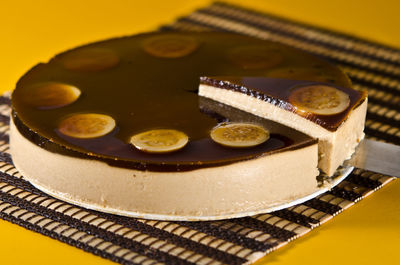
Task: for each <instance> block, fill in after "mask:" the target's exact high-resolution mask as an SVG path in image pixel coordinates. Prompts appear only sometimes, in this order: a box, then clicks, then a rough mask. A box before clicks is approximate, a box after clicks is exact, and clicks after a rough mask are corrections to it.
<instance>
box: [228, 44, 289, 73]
mask: <svg viewBox="0 0 400 265" xmlns="http://www.w3.org/2000/svg"><path fill="white" fill-rule="evenodd" d="M228 58H229V60H230V61H232V62H233V63H234V64H236V65H237V66H239V67H241V68H243V69H249V70H257V69H268V68H271V67H274V66H276V65H278V64H279V63H281V62H282V61H283V56H282V55H281V53H280V52H279V50H277V49H276V48H273V47H268V46H257V45H249V46H240V47H235V48H233V49H231V50H229V51H228Z"/></svg>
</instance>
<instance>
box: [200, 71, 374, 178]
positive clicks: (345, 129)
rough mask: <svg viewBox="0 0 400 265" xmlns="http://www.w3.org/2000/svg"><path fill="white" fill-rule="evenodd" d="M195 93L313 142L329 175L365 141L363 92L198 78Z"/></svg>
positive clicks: (266, 80)
mask: <svg viewBox="0 0 400 265" xmlns="http://www.w3.org/2000/svg"><path fill="white" fill-rule="evenodd" d="M199 95H200V96H203V97H207V98H211V99H213V100H216V101H219V102H222V103H224V104H227V105H230V106H233V107H236V108H238V109H241V110H244V111H247V112H249V113H252V114H255V115H257V116H260V117H263V118H266V119H270V120H273V121H276V122H279V123H281V124H285V125H286V126H289V127H291V128H294V129H296V130H299V131H301V132H303V133H305V134H307V135H309V136H311V137H314V138H317V139H318V140H319V143H318V153H319V162H318V167H319V168H320V169H321V170H322V171H323V172H324V173H326V174H327V175H328V176H331V175H333V174H334V173H335V170H336V169H337V168H338V167H339V166H340V165H341V164H342V163H343V162H344V161H345V160H346V159H349V158H350V157H351V155H352V154H353V152H354V150H355V148H356V146H357V145H358V143H359V142H360V141H361V140H362V139H363V138H364V133H363V130H364V123H365V116H366V112H367V94H366V92H361V91H357V90H354V89H352V88H348V87H339V86H336V85H333V84H328V83H321V82H312V81H302V80H290V79H279V78H267V77H229V76H217V77H202V78H200V88H199Z"/></svg>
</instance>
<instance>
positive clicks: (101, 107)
mask: <svg viewBox="0 0 400 265" xmlns="http://www.w3.org/2000/svg"><path fill="white" fill-rule="evenodd" d="M200 77H202V85H204V82H203V81H204V80H209V82H208V83H207V86H208V87H212V86H213V85H215V86H214V87H219V88H223V87H229V85H232V84H234V83H235V82H236V83H235V84H236V89H237V90H238V91H241V92H243V93H244V92H245V91H251V90H249V89H248V87H247V83H241V81H240V80H242V79H240V78H242V77H262V78H266V79H268V80H269V82H270V81H271V80H272V81H276V82H275V83H274V85H273V89H274V90H276V91H287V92H285V93H289V94H290V95H292V94H293V97H282V99H279V98H277V97H273V100H275V101H273V102H272V103H273V104H275V106H276V107H277V108H281V107H282V106H283V105H284V104H285V102H286V103H287V105H286V106H289V105H290V106H294V107H293V108H288V109H289V111H292V112H298V113H300V112H301V111H299V110H301V109H303V110H304V109H305V111H306V112H307V113H311V112H313V111H314V112H316V111H317V110H315V108H314V107H313V106H314V105H315V104H317V105H318V106H317V107H318V109H319V110H318V111H319V114H318V115H320V116H323V117H328V116H329V117H328V119H327V120H328V124H329V120H332V117H333V116H335V115H336V116H337V117H339V118H337V119H336V120H335V119H333V120H335V122H336V123H337V124H336V125H335V126H337V128H340V126H341V124H342V123H343V124H344V123H346V121H347V120H350V119H351V113H352V112H354V111H355V110H358V109H360V106H361V105H363V104H364V103H365V102H366V100H365V95H363V94H362V93H358V94H357V93H356V92H355V90H353V89H351V83H350V81H349V79H348V78H347V76H346V75H345V74H343V73H342V72H341V71H340V70H339V69H338V68H337V67H335V66H333V65H331V64H329V63H327V62H325V61H323V60H321V59H318V58H315V57H313V56H311V55H309V54H307V53H303V52H299V51H297V50H295V49H292V48H290V47H287V46H284V45H280V44H276V43H272V42H267V41H263V40H258V39H254V38H250V37H245V36H241V35H235V34H229V33H146V34H139V35H135V36H130V37H124V38H117V39H111V40H106V41H102V42H98V43H94V44H89V45H85V46H82V47H78V48H76V49H72V50H69V51H67V52H64V53H61V54H59V55H57V56H55V57H54V58H53V59H51V60H50V61H49V62H47V63H41V64H38V65H36V66H35V67H33V68H32V69H31V70H30V71H29V72H28V73H26V74H25V75H24V76H23V77H22V78H21V79H20V80H19V82H18V84H17V87H16V89H15V90H14V92H13V94H12V122H11V135H10V144H11V152H12V157H13V162H14V163H15V165H16V167H17V169H18V170H19V171H20V172H21V173H22V174H23V175H24V177H25V178H26V179H28V180H29V181H30V182H32V183H33V184H34V185H35V186H37V187H39V188H40V189H42V190H44V191H45V192H47V193H49V194H51V195H53V196H55V197H58V198H61V199H63V200H66V201H69V202H72V203H75V204H78V205H82V206H85V207H88V208H92V209H96V210H101V211H106V212H111V213H116V214H121V215H128V216H135V217H145V218H153V219H172V220H207V219H220V218H226V217H232V216H243V215H247V214H254V213H257V212H262V211H263V210H265V209H269V208H271V207H273V206H275V205H279V204H282V203H285V202H290V201H291V200H293V199H294V198H298V197H302V196H306V195H308V194H311V193H313V192H315V191H316V190H317V189H318V187H317V186H318V184H317V180H316V176H317V175H318V169H317V165H318V139H317V138H316V137H315V136H314V137H312V136H309V134H308V133H307V132H306V133H303V132H300V131H299V129H298V128H296V126H290V125H289V126H287V125H288V123H286V122H283V123H284V124H286V125H282V124H281V123H282V122H281V121H280V120H275V121H271V120H269V119H271V118H269V119H265V117H262V115H259V114H258V113H253V114H252V113H251V112H252V111H251V109H252V104H258V101H260V100H261V101H266V97H260V96H259V94H257V93H259V92H257V93H255V94H251V93H250V94H249V93H247V95H248V96H251V97H253V99H252V100H253V101H251V100H250V101H249V102H247V103H246V106H247V107H248V108H247V109H244V110H245V111H243V110H239V109H238V108H241V107H240V106H235V105H234V104H230V103H229V100H228V101H226V102H223V100H219V99H218V98H217V99H216V100H218V101H220V102H217V101H214V100H212V99H209V98H212V97H213V96H212V95H210V93H211V94H212V92H210V91H208V92H207V93H208V94H207V93H205V94H206V95H204V97H202V96H199V95H198V89H199V85H200ZM212 77H214V78H212ZM215 77H219V78H215ZM225 77H236V78H239V79H240V80H239V79H235V80H236V81H235V82H234V81H233V79H232V78H230V79H229V78H225ZM210 80H212V82H211V81H210ZM237 80H239V81H237ZM243 80H244V79H243ZM226 84H228V85H226ZM265 84H268V82H266V83H265ZM315 86H319V88H318V91H319V92H318V93H320V94H321V92H320V89H322V91H324V92H323V93H322V94H324V93H325V94H329V96H328V98H333V99H332V100H331V101H332V102H334V103H329V104H326V102H325V103H321V102H319V101H315V100H312V102H317V103H312V104H311V103H310V102H309V101H310V98H311V99H313V98H315V95H314V94H313V93H314V90H315V89H313V87H315ZM299 87H302V88H306V89H305V90H304V89H303V90H304V91H306V92H304V93H303V92H301V93H300V92H298V88H299ZM310 87H311V88H312V89H311V90H310V89H309V88H310ZM321 87H322V88H321ZM301 91H302V90H301ZM310 91H311V92H310ZM299 93H300V96H299ZM310 93H311V94H310ZM342 94H344V95H345V96H343V95H342ZM260 95H261V94H260ZM304 95H306V98H304ZM227 96H229V94H228V95H227ZM206 97H208V98H206ZM318 97H320V96H318ZM270 98H271V97H270ZM292 98H293V100H292ZM306 101H307V102H308V103H307V104H306V103H304V102H306ZM336 101H337V102H336ZM221 102H222V103H221ZM274 102H275V103H274ZM299 102H300V103H299ZM270 103H271V100H270ZM310 104H311V105H310ZM313 104H314V105H313ZM324 104H325V105H324ZM230 105H234V106H235V107H232V106H230ZM333 105H334V106H333ZM305 106H307V108H305ZM321 106H323V107H321ZM242 109H243V108H242ZM321 109H322V110H321ZM321 111H322V112H321ZM324 111H325V112H324ZM303 116H304V117H306V118H307V117H308V116H307V115H303ZM336 116H335V117H336ZM308 118H310V117H308ZM311 118H312V117H311ZM311 120H312V119H311ZM312 122H315V121H312ZM318 126H322V125H321V124H318ZM290 127H295V128H296V129H297V130H295V129H292V128H290ZM361 134H362V131H361ZM361 134H360V135H358V136H357V137H358V138H361V137H362V136H361ZM358 140H359V139H358ZM353 148H354V147H353ZM320 156H321V155H320Z"/></svg>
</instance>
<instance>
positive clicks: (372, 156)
mask: <svg viewBox="0 0 400 265" xmlns="http://www.w3.org/2000/svg"><path fill="white" fill-rule="evenodd" d="M345 164H346V165H351V166H354V167H358V168H362V169H367V170H370V171H373V172H377V173H381V174H385V175H389V176H393V177H398V178H400V146H398V145H394V144H387V143H383V142H377V141H374V140H369V139H364V140H362V141H361V142H360V144H359V145H358V147H357V148H356V151H355V153H354V154H353V156H352V157H351V158H350V159H349V160H347V161H346V162H345Z"/></svg>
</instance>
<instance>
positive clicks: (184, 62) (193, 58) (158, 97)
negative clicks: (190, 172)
mask: <svg viewBox="0 0 400 265" xmlns="http://www.w3.org/2000/svg"><path fill="white" fill-rule="evenodd" d="M159 34H161V35H163V34H166V36H167V37H172V38H174V37H176V36H177V35H179V36H180V34H177V33H149V34H141V35H136V36H132V37H125V38H120V39H112V40H107V41H104V42H99V43H94V44H90V45H87V46H84V47H80V48H77V49H73V50H70V51H67V52H65V53H62V54H60V55H57V56H56V57H54V58H53V59H52V60H50V61H49V62H48V63H46V64H39V65H37V66H35V67H34V68H32V69H31V70H30V71H29V72H28V73H27V74H26V75H25V76H23V77H22V78H21V80H20V81H19V82H18V84H17V88H16V90H15V91H14V93H13V97H12V101H13V109H14V112H15V113H14V114H15V115H14V117H16V120H17V123H19V124H20V127H21V128H22V127H25V129H27V130H25V131H29V133H27V134H29V135H31V136H32V135H34V136H32V137H28V138H32V139H33V138H35V139H36V138H40V139H41V140H40V141H41V144H42V145H43V143H44V142H46V143H47V144H45V145H43V146H53V147H54V146H57V148H55V149H57V150H64V149H65V151H68V152H70V151H71V152H72V153H75V154H76V153H79V154H81V155H83V156H87V157H92V158H95V159H109V160H113V161H117V162H118V161H125V162H127V163H131V164H132V163H133V164H136V165H137V167H138V168H143V169H148V168H149V166H150V165H155V166H156V167H161V168H162V167H165V168H175V169H176V168H177V167H179V168H181V167H185V166H189V167H203V166H213V165H220V164H221V163H231V162H235V161H239V160H244V159H250V158H253V157H257V156H260V155H263V154H266V153H270V152H271V151H273V150H278V149H279V150H284V149H282V148H283V147H288V146H289V145H290V144H288V143H295V142H298V139H290V141H287V139H288V137H287V136H285V135H284V134H281V133H279V132H277V133H276V137H271V139H270V140H268V141H267V142H266V143H265V144H262V145H260V146H257V147H253V148H248V149H242V150H232V149H229V148H223V147H220V146H218V145H216V144H215V143H213V142H212V141H211V139H210V137H209V132H210V130H211V129H212V128H213V127H214V126H216V125H217V124H218V122H219V120H218V119H215V117H213V116H212V115H211V116H210V115H207V114H205V111H204V109H205V108H203V107H201V106H200V107H199V103H198V101H199V97H198V95H197V89H198V86H199V77H200V76H227V75H229V76H263V77H267V76H272V77H275V76H276V72H277V71H278V72H279V69H284V70H283V72H285V71H286V70H285V69H287V68H288V67H290V68H295V69H303V70H302V75H303V76H304V79H309V80H313V81H319V82H321V81H323V82H333V83H334V84H336V85H339V86H342V87H348V86H350V82H349V80H348V78H347V77H346V76H345V75H344V74H343V73H342V72H341V71H340V70H339V69H337V68H336V67H334V66H332V65H331V64H329V63H327V62H325V61H322V60H319V59H317V58H315V57H313V56H311V55H309V54H306V53H302V52H299V51H297V50H294V49H292V48H289V47H286V46H282V45H278V44H275V43H270V42H266V41H261V40H258V39H254V38H249V37H245V36H240V35H234V34H227V33H226V34H225V33H190V34H189V33H184V34H183V35H185V36H188V35H189V38H191V39H192V40H194V41H195V42H197V45H196V48H195V49H193V50H192V51H190V53H188V54H185V55H184V56H181V57H176V56H175V57H174V58H164V57H157V56H154V55H152V54H150V53H148V52H146V51H145V49H144V47H145V46H144V45H146V43H147V42H148V39H149V38H154V36H156V35H159ZM238 47H239V48H238ZM240 47H243V48H240ZM93 49H94V50H96V52H91V51H90V50H93ZM99 50H100V51H101V50H103V51H107V52H106V55H104V54H103V55H102V56H103V57H102V58H107V60H106V63H105V65H103V66H102V67H97V68H94V70H90V71H89V70H87V69H85V68H84V69H83V70H82V67H72V68H71V67H70V65H71V64H66V63H65V62H66V61H68V60H69V59H68V58H71V57H76V54H78V55H79V54H82V53H83V54H85V52H86V51H89V53H92V54H93V53H98V51H99ZM243 51H244V52H243ZM259 51H262V52H263V54H264V55H265V54H268V53H270V54H275V55H274V58H275V59H274V60H273V63H268V62H267V63H263V62H262V61H263V60H269V59H268V58H269V57H268V56H261V57H257V56H255V55H257V53H258V52H259ZM100 53H101V52H100ZM240 53H244V55H241V56H237V55H238V54H239V55H240ZM110 54H114V55H115V56H117V57H118V59H115V58H114V57H113V56H114V55H111V56H110ZM104 56H105V57H104ZM254 56H255V57H254ZM100 57H101V56H100ZM243 57H244V59H243ZM278 57H279V60H278V59H277V58H278ZM237 58H242V59H240V60H242V61H239V62H238V61H237ZM254 58H255V59H254ZM249 60H250V64H249ZM243 61H244V62H245V63H244V65H243ZM110 62H111V63H110ZM254 62H255V63H254ZM89 64H90V63H89ZM66 65H67V66H66ZM68 65H69V66H68ZM249 65H250V66H249ZM304 69H306V70H304ZM281 72H282V71H281ZM304 73H307V74H304ZM310 73H311V74H310ZM296 78H297V77H296ZM44 82H59V83H65V84H69V85H73V86H75V87H77V88H79V89H80V90H81V92H82V94H81V95H80V97H79V98H78V99H77V100H76V101H75V102H73V103H72V104H70V105H67V106H63V107H60V108H54V109H50V110H49V109H46V110H43V109H40V108H35V107H32V106H29V104H26V99H24V97H25V94H26V93H27V91H29V90H30V89H32V86H35V85H37V84H40V83H44ZM75 113H101V114H106V115H109V116H111V117H113V118H114V119H115V120H116V124H117V126H116V128H115V130H113V131H112V132H111V133H110V134H108V135H106V136H103V137H99V138H94V139H84V140H82V139H77V138H72V137H67V136H65V135H63V134H61V133H60V132H59V131H58V130H57V126H58V124H59V123H60V120H62V119H63V118H65V117H67V116H68V115H71V114H75ZM243 115H248V118H246V119H253V118H252V117H253V116H252V115H250V114H243ZM235 119H236V118H235V117H230V118H229V120H235ZM159 128H170V129H176V130H180V131H183V132H185V133H186V134H187V135H188V136H189V143H188V145H187V146H186V147H185V148H183V149H181V150H179V151H177V152H173V153H170V154H162V155H159V154H157V155H154V154H146V153H144V152H141V151H139V150H136V149H135V148H133V147H132V146H131V145H130V144H129V139H130V137H131V136H132V135H133V134H136V133H139V132H142V131H146V130H151V129H159ZM292 131H293V130H292ZM293 135H295V134H293ZM302 137H303V138H302V139H303V140H304V139H305V138H304V135H303V136H302ZM306 138H307V137H306ZM282 139H285V140H282ZM308 141H309V143H310V138H308ZM177 165H178V166H177Z"/></svg>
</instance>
